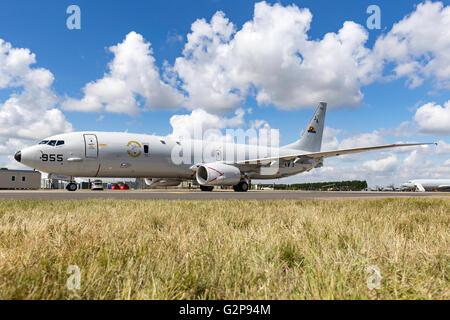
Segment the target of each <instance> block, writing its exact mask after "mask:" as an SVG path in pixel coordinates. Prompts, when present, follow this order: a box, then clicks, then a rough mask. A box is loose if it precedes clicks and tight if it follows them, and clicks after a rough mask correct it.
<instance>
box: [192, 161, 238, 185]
mask: <svg viewBox="0 0 450 320" xmlns="http://www.w3.org/2000/svg"><path fill="white" fill-rule="evenodd" d="M196 179H197V182H198V184H199V185H201V186H234V185H237V184H238V183H239V182H240V181H241V171H240V170H239V169H238V168H236V167H235V166H232V165H229V164H225V163H221V162H213V163H207V164H202V165H200V166H199V167H198V168H197V173H196Z"/></svg>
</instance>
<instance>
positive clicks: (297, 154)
mask: <svg viewBox="0 0 450 320" xmlns="http://www.w3.org/2000/svg"><path fill="white" fill-rule="evenodd" d="M326 108H327V104H326V103H325V102H321V103H320V104H319V107H318V108H317V110H316V112H315V113H314V116H313V117H312V119H311V121H310V122H309V124H308V126H307V128H306V129H305V131H304V133H303V135H302V137H301V138H300V139H299V140H298V141H296V142H294V143H292V144H289V145H286V146H283V147H280V148H273V147H266V146H260V145H249V144H234V143H226V142H222V141H203V140H176V139H173V138H169V137H159V136H155V135H145V134H132V133H124V132H91V131H88V132H73V133H66V134H60V135H55V136H51V137H48V138H46V139H44V140H42V141H41V142H40V143H39V144H37V145H34V146H31V147H29V148H26V149H23V150H22V151H18V152H17V153H16V154H15V156H14V158H15V159H16V160H17V161H18V162H21V163H23V164H24V165H26V166H29V167H32V168H34V169H37V170H39V171H43V172H47V173H49V174H50V176H51V177H55V178H58V179H61V180H67V181H70V183H69V184H68V185H67V189H68V190H69V191H75V190H76V189H77V185H76V184H75V183H74V177H96V178H97V177H104V178H121V177H132V178H134V177H136V178H138V177H141V178H146V179H145V181H146V183H147V184H149V185H158V184H161V185H178V184H180V183H181V181H183V180H197V182H198V184H199V185H200V188H201V190H202V191H212V190H213V188H214V186H233V188H234V190H235V191H241V192H242V191H247V190H248V188H249V182H250V180H251V179H277V178H283V177H288V176H291V175H295V174H298V173H301V172H304V171H309V170H311V169H313V168H318V167H322V166H323V159H324V158H328V157H335V156H339V155H344V154H351V153H359V152H366V151H372V150H381V149H388V148H397V147H407V146H418V145H425V144H430V143H412V144H392V145H383V146H375V147H366V148H355V149H343V150H334V151H325V152H321V151H320V150H321V146H322V135H323V129H324V122H325V113H326ZM180 157H182V159H183V161H180V159H179V158H180ZM186 159H187V160H186Z"/></svg>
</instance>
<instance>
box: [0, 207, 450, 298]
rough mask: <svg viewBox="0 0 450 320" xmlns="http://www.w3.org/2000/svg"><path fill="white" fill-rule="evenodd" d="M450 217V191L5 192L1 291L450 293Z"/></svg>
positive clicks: (27, 294) (44, 294) (19, 294)
mask: <svg viewBox="0 0 450 320" xmlns="http://www.w3.org/2000/svg"><path fill="white" fill-rule="evenodd" d="M449 222H450V200H448V199H382V200H340V201H329V200H325V201H316V200H302V201H238V200H235V201H162V200H161V201H129V200H124V201H118V200H89V201H82V202H79V201H25V200H23V201H0V298H1V299H80V298H81V299H448V298H449V271H450V270H449V265H450V264H449V262H450V261H449V248H450V246H449V238H450V237H449V230H450V228H449ZM69 265H77V266H78V267H79V268H80V270H81V288H80V290H76V291H71V290H68V289H67V287H66V281H67V279H68V278H69V276H70V275H69V274H67V268H68V266H69ZM371 265H375V266H378V267H379V269H380V271H381V276H382V280H381V284H380V288H379V289H378V290H376V289H374V290H369V289H368V288H367V284H366V282H367V278H368V277H369V276H370V274H367V273H366V270H367V267H368V266H371Z"/></svg>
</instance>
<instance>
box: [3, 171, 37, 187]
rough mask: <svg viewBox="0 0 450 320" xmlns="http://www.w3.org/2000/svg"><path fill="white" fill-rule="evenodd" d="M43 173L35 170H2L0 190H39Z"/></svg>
mask: <svg viewBox="0 0 450 320" xmlns="http://www.w3.org/2000/svg"><path fill="white" fill-rule="evenodd" d="M40 187H41V173H40V172H39V171H33V170H8V169H0V189H39V188H40Z"/></svg>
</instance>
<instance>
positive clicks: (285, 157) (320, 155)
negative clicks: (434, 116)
mask: <svg viewBox="0 0 450 320" xmlns="http://www.w3.org/2000/svg"><path fill="white" fill-rule="evenodd" d="M430 144H436V143H434V142H432V143H404V144H388V145H384V146H376V147H365V148H354V149H342V150H333V151H323V152H312V153H297V154H290V155H283V156H278V157H267V158H261V159H253V160H246V161H239V162H238V163H237V164H238V165H252V164H253V165H255V164H257V165H268V164H270V163H271V162H272V161H277V160H285V161H290V160H294V159H297V158H312V159H321V158H328V157H337V156H340V155H345V154H352V153H361V152H367V151H374V150H381V149H389V148H399V147H412V146H422V145H430Z"/></svg>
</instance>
